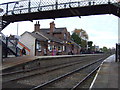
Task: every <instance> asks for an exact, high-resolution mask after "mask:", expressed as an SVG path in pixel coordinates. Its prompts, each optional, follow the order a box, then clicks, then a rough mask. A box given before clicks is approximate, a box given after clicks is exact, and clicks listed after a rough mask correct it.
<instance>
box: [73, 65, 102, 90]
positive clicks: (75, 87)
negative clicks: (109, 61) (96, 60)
mask: <svg viewBox="0 0 120 90" xmlns="http://www.w3.org/2000/svg"><path fill="white" fill-rule="evenodd" d="M100 66H101V64H100V65H99V66H98V67H96V68H95V69H94V70H92V71H91V72H90V73H89V74H87V76H85V77H84V78H83V79H82V80H81V81H80V82H78V83H77V84H76V85H74V86H73V87H72V88H71V90H75V89H77V87H79V86H80V85H81V84H82V83H83V82H85V81H86V80H87V79H88V78H89V77H90V76H91V75H92V74H93V73H95V72H96V71H97V70H98V69H99V68H100Z"/></svg>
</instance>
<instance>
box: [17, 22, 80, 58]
mask: <svg viewBox="0 0 120 90" xmlns="http://www.w3.org/2000/svg"><path fill="white" fill-rule="evenodd" d="M19 41H20V42H21V43H23V44H24V45H25V46H26V47H28V48H29V49H30V51H29V52H28V51H27V54H28V55H33V56H43V55H67V54H80V49H81V47H80V46H79V45H78V44H76V43H75V42H74V41H72V40H71V39H70V33H69V32H68V31H67V28H66V27H63V28H56V27H55V23H54V22H51V23H50V28H40V24H39V22H36V24H35V25H34V31H33V32H27V31H26V32H24V33H23V34H22V35H21V38H20V40H19Z"/></svg>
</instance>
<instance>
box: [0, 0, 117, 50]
mask: <svg viewBox="0 0 120 90" xmlns="http://www.w3.org/2000/svg"><path fill="white" fill-rule="evenodd" d="M9 1H15V0H9ZM4 2H8V0H0V3H4ZM36 21H38V20H34V21H33V22H30V21H24V22H15V23H11V24H9V25H8V26H7V27H6V28H5V29H4V30H3V31H2V32H3V33H4V34H5V35H10V34H13V35H16V34H17V24H18V34H19V35H21V34H22V33H24V32H25V31H29V32H32V31H33V30H34V24H35V23H36ZM39 21H40V24H41V26H40V27H41V28H49V23H50V22H52V21H53V20H52V19H46V20H39ZM54 22H55V24H56V27H66V28H67V30H68V31H69V32H72V31H73V30H74V29H75V28H77V29H81V28H82V29H84V30H85V31H86V32H87V33H88V35H89V41H93V43H94V44H95V45H97V46H100V47H103V46H107V47H108V48H112V47H115V44H116V43H117V42H118V17H116V16H114V15H94V16H82V17H81V18H79V17H69V18H57V19H55V20H54Z"/></svg>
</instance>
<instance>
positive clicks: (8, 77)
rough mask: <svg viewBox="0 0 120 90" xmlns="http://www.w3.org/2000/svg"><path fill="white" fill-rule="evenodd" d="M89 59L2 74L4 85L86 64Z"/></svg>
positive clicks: (84, 58) (83, 58)
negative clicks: (8, 82)
mask: <svg viewBox="0 0 120 90" xmlns="http://www.w3.org/2000/svg"><path fill="white" fill-rule="evenodd" d="M95 58H96V57H95ZM88 59H89V57H81V59H80V60H76V61H70V62H67V63H62V64H57V65H53V66H48V67H43V68H41V67H40V68H35V69H29V70H22V71H15V72H10V73H3V74H2V78H3V83H4V82H7V81H13V80H16V79H21V78H25V77H28V76H32V75H37V74H44V73H47V72H50V71H54V70H56V69H60V68H64V67H68V66H73V65H75V64H79V63H82V62H85V61H87V60H88Z"/></svg>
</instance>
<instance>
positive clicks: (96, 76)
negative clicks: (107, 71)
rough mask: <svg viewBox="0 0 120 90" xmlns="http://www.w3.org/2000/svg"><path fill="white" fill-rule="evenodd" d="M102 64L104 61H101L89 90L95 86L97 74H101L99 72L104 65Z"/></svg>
mask: <svg viewBox="0 0 120 90" xmlns="http://www.w3.org/2000/svg"><path fill="white" fill-rule="evenodd" d="M102 65H103V62H102V63H101V65H100V68H99V69H98V71H97V73H96V75H95V77H94V79H93V81H92V83H91V85H90V87H89V90H91V89H92V87H93V85H94V83H95V81H96V79H97V76H98V74H99V72H100V69H101V66H102Z"/></svg>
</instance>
